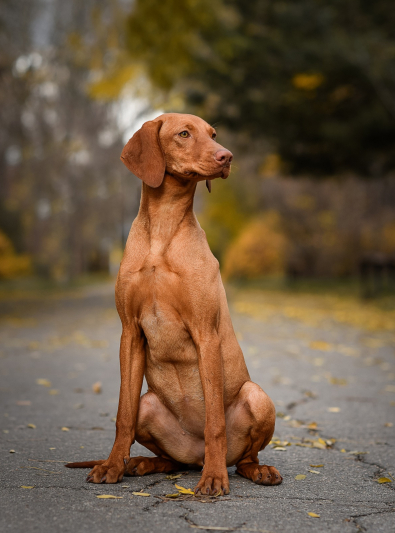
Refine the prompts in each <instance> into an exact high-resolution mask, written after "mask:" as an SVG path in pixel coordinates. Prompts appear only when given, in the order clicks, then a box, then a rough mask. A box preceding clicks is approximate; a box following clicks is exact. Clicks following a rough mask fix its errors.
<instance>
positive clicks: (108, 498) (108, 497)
mask: <svg viewBox="0 0 395 533" xmlns="http://www.w3.org/2000/svg"><path fill="white" fill-rule="evenodd" d="M133 494H134V493H133ZM96 498H101V499H102V500H122V498H123V496H113V495H112V494H100V496H96Z"/></svg>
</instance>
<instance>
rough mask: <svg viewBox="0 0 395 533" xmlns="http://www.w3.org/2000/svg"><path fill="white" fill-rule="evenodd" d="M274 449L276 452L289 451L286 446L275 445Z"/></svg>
mask: <svg viewBox="0 0 395 533" xmlns="http://www.w3.org/2000/svg"><path fill="white" fill-rule="evenodd" d="M273 450H274V451H275V452H286V451H287V448H284V446H275V447H274V448H273Z"/></svg>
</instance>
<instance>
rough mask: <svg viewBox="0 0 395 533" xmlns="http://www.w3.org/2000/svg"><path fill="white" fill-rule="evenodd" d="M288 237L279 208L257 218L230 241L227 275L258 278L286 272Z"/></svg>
mask: <svg viewBox="0 0 395 533" xmlns="http://www.w3.org/2000/svg"><path fill="white" fill-rule="evenodd" d="M285 246H286V238H285V236H284V234H283V233H282V231H281V229H280V219H279V215H278V214H277V213H276V212H274V211H273V212H268V213H266V214H265V215H264V216H262V217H259V218H256V219H254V220H253V221H252V222H250V223H249V224H248V225H247V226H246V227H245V228H244V230H243V231H242V233H241V234H240V235H239V236H238V237H237V238H236V239H235V241H234V242H233V243H232V244H231V245H230V247H229V249H228V250H227V252H226V254H225V258H224V266H223V269H222V273H223V276H224V278H225V279H226V278H227V279H229V278H247V279H252V278H258V277H261V276H265V275H268V274H282V273H283V272H284V268H285Z"/></svg>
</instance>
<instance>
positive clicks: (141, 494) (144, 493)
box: [132, 492, 151, 496]
mask: <svg viewBox="0 0 395 533" xmlns="http://www.w3.org/2000/svg"><path fill="white" fill-rule="evenodd" d="M132 494H134V496H151V494H148V492H132Z"/></svg>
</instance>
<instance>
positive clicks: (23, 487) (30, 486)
mask: <svg viewBox="0 0 395 533" xmlns="http://www.w3.org/2000/svg"><path fill="white" fill-rule="evenodd" d="M21 489H34V485H21Z"/></svg>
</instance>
